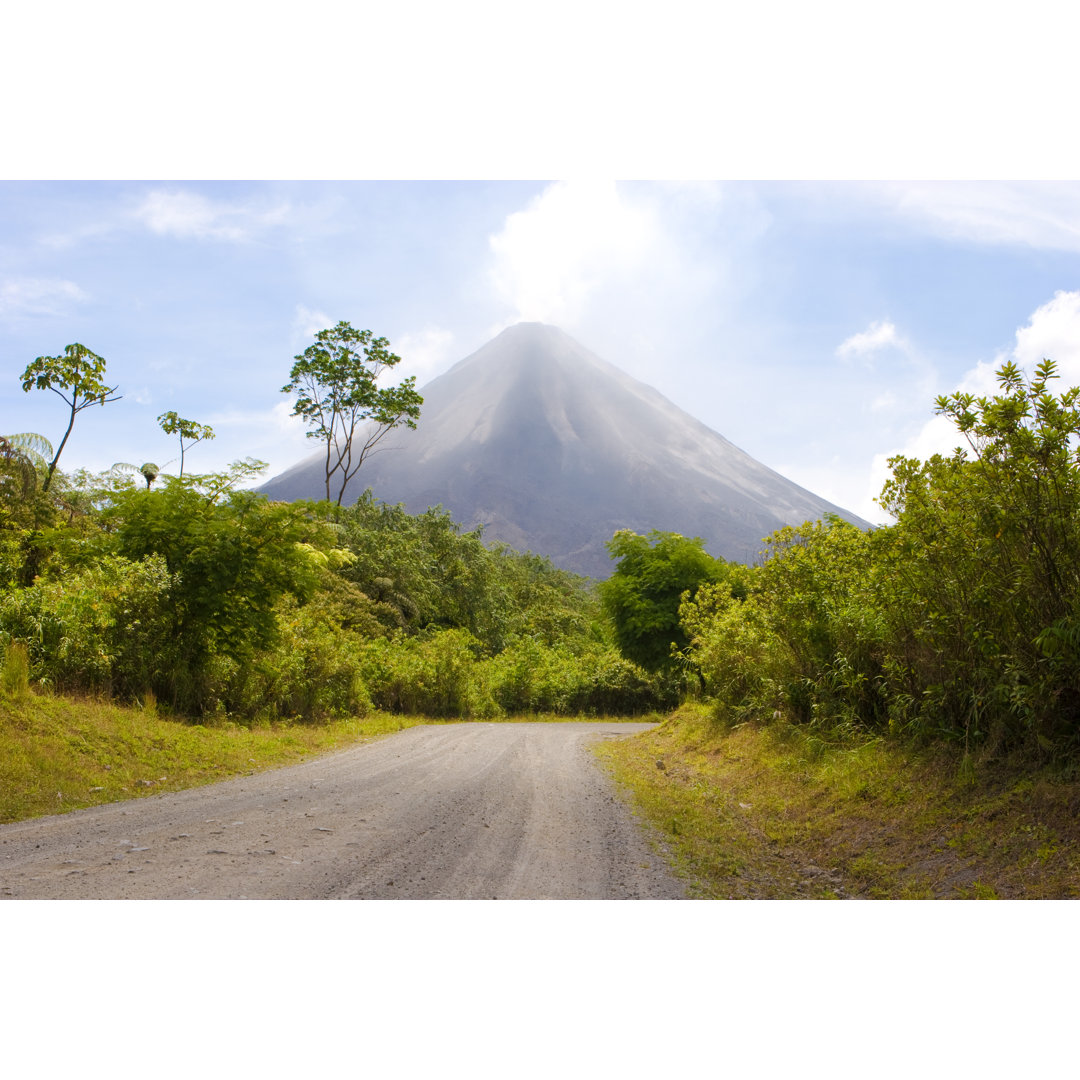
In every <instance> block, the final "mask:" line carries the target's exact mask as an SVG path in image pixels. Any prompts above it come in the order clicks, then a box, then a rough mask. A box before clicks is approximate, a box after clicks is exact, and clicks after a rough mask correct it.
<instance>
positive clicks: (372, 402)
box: [281, 322, 424, 506]
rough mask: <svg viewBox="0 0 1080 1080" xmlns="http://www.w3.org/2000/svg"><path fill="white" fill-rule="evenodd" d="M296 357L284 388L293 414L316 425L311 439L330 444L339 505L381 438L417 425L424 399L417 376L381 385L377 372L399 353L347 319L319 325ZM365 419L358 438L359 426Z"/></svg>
mask: <svg viewBox="0 0 1080 1080" xmlns="http://www.w3.org/2000/svg"><path fill="white" fill-rule="evenodd" d="M295 360H296V362H295V363H294V364H293V366H292V371H291V372H290V373H289V381H288V382H287V383H286V384H285V385H284V386H283V387H282V388H281V392H282V393H283V394H295V395H296V402H295V404H294V406H293V411H292V415H293V416H300V417H302V418H303V419H304V422H305V423H306V424H307V425H308V426H309V427H310V428H312V430H311V431H309V432H308V433H307V436H308V438H310V439H319V440H320V441H322V442H324V443H326V462H325V474H326V498H327V501H330V500H331V499H332V498H333V501H334V502H336V503H337V505H338V506H340V505H341V500H342V497H343V496H344V494H345V488H346V486H347V485H348V483H349V481H350V480H351V479H352V478H353V476H355V475H356V473H357V471H358V470H359V468H360V466H361V465H363V463H364V461H365V459H366V458H367V457H368V455H369V454H371V453H372V451H373V450H374V449H375V447H376V445H377V444H378V443H379V442H380V441H381V440H382V439H383V437H384V436H385V435H386V434H387V433H388V432H390V431H392V430H393V429H394V428H397V427H399V426H401V425H404V426H405V427H408V428H415V427H416V420H417V418H418V417H419V415H420V406H421V405H422V404H423V402H424V399H423V398H422V397H421V396H420V395H419V394H418V393H417V392H416V378H415V377H414V376H410V377H409V378H407V379H404V380H403V381H402V382H401V384H400V385H398V386H390V387H381V388H380V387H378V386H377V385H376V380H377V379H378V378H379V376H380V375H381V374H382V373H383V372H384V371H385V370H387V369H388V368H392V367H395V366H396V365H397V364H399V363H400V362H401V357H400V356H396V355H395V354H394V353H392V352H390V342H389V341H387V340H386V338H381V337H380V338H376V337H374V336H373V335H372V332H371V331H370V330H354V329H353V328H352V327H351V326H350V325H349V324H348V323H347V322H339V323H338V324H337V326H335V327H334V328H333V329H332V330H320V331H319V332H318V333H317V334H316V335H315V344H314V345H309V346H308V348H307V349H305V350H304V352H303V353H301V354H300V355H299V356H297V357H296V358H295ZM365 423H366V424H367V427H366V432H365V434H364V435H363V436H362V440H357V439H356V432H357V428H358V427H359V426H360V425H362V424H365ZM332 488H333V489H335V490H336V498H335V497H333V492H332V490H331V489H332Z"/></svg>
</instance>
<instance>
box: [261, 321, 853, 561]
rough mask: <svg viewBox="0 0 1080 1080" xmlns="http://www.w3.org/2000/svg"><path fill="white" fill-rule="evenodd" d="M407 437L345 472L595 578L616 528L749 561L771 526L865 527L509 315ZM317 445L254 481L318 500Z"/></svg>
mask: <svg viewBox="0 0 1080 1080" xmlns="http://www.w3.org/2000/svg"><path fill="white" fill-rule="evenodd" d="M421 392H422V393H423V396H424V406H423V409H422V411H421V416H420V420H419V422H418V427H417V429H416V430H415V431H411V430H408V429H400V430H397V431H394V432H392V433H391V434H390V435H388V436H387V437H386V438H385V440H384V443H385V444H389V445H387V447H386V449H384V450H380V451H379V452H378V453H376V454H374V455H373V456H372V457H370V458H369V459H368V460H367V461H365V463H364V465H363V467H362V468H361V469H360V471H359V473H358V474H357V475H356V477H355V478H354V479H353V480H352V482H351V484H350V487H349V489H348V490H347V491H346V493H345V499H344V500H343V502H345V503H348V502H350V501H354V500H355V499H356V498H357V497H358V496H359V495H360V494H361V493H362V492H363V491H364V489H365V488H369V487H370V488H371V489H372V491H373V493H374V495H375V497H376V498H378V499H380V500H382V501H384V502H388V503H403V504H404V505H405V507H406V509H407V510H408V511H409V512H410V513H414V514H415V513H420V512H422V511H424V510H426V509H427V508H428V507H429V506H435V505H437V504H441V505H442V506H443V508H444V509H445V510H447V511H448V512H449V513H450V515H451V517H453V519H454V520H455V521H457V522H459V523H460V524H461V525H463V526H464V527H465V528H468V529H472V528H475V527H476V526H481V525H482V526H483V530H484V532H483V535H484V538H485V539H486V540H488V541H503V542H505V543H507V544H509V545H510V546H511V547H513V548H516V549H518V550H519V551H532V552H534V553H536V554H539V555H546V556H547V557H548V558H550V559H551V561H552V562H553V563H555V565H556V566H560V567H562V568H564V569H567V570H572V571H574V572H576V573H579V574H586V575H589V576H591V577H595V578H606V577H608V576H609V575H610V573H611V571H612V569H613V563H612V561H611V559H610V557H609V555H608V553H607V550H606V549H605V547H604V545H605V543H606V541H608V540H610V539H611V537H612V535H613V534H614V533H615V531H616V530H617V529H632V530H633V531H634V532H638V533H646V532H648V531H649V530H650V529H661V530H664V531H666V532H677V533H681V534H683V535H684V536H700V537H701V538H702V539H703V540H704V541H705V546H706V548H707V549H708V551H709V552H710V553H711V554H713V555H718V556H721V557H722V558H724V559H727V560H729V561H737V562H753V561H754V560H755V559H756V558H757V556H758V554H759V553H760V551H761V550H762V548H763V544H762V539H763V538H764V537H765V536H767V535H769V533H771V532H773V531H774V530H776V529H779V528H781V527H782V526H784V525H799V524H801V523H802V522H804V521H807V520H816V519H818V518H823V517H824V516H825V515H826V514H836V515H838V516H840V517H842V518H844V519H846V520H848V521H850V522H852V523H853V524H855V525H857V526H859V527H860V528H868V527H869V526H868V524H867V523H866V522H864V521H862V520H861V519H859V518H857V517H855V516H854V515H853V514H850V513H848V512H847V511H845V510H842V509H841V508H840V507H837V506H834V505H833V504H832V503H829V502H826V501H825V500H824V499H822V498H819V497H818V496H817V495H814V494H813V493H812V492H809V491H807V490H806V489H805V488H802V487H799V486H798V485H797V484H795V483H792V482H791V481H790V480H787V479H785V478H784V477H783V476H781V475H780V474H779V473H776V472H774V471H773V470H772V469H769V468H767V467H766V466H765V465H762V464H761V463H760V462H759V461H755V460H754V458H752V457H750V455H749V454H746V453H744V452H743V451H742V450H740V449H739V448H738V447H736V446H734V445H733V444H732V443H730V442H728V440H727V439H725V438H724V437H723V436H722V435H719V434H717V433H716V432H715V431H712V430H711V429H710V428H708V427H706V426H705V425H704V424H702V423H701V422H699V421H698V420H695V419H694V418H693V417H692V416H690V415H689V414H688V413H685V412H683V410H682V409H680V408H678V407H677V406H676V405H674V404H672V403H671V402H670V401H668V400H667V399H666V398H665V397H664V396H663V395H662V394H660V393H659V392H657V391H656V390H654V389H652V388H651V387H649V386H646V385H645V384H644V383H641V382H639V381H638V380H637V379H634V378H632V377H631V376H629V375H627V374H626V373H625V372H623V371H620V370H619V369H618V368H617V367H615V366H613V365H612V364H609V363H608V362H607V361H605V360H602V359H600V357H598V356H596V355H594V354H593V353H591V352H590V351H589V350H588V349H586V348H585V347H584V346H582V345H580V344H579V343H578V342H576V341H575V340H574V339H573V338H571V337H570V336H569V335H568V334H566V333H564V332H563V331H562V330H559V329H558V328H557V327H554V326H548V325H546V324H543V323H519V324H518V325H516V326H512V327H510V328H509V329H507V330H504V331H503V332H502V333H501V334H499V335H498V336H497V337H495V338H494V339H493V340H492V341H490V342H488V344H487V345H485V346H484V347H483V348H481V349H479V350H477V351H476V352H475V353H473V354H472V355H471V356H468V357H466V358H465V359H464V360H462V361H460V362H459V363H458V364H456V365H455V366H454V367H452V368H451V369H450V370H449V371H447V372H446V373H445V374H443V375H440V376H439V377H438V378H436V379H433V380H432V381H431V382H430V383H428V384H427V385H426V386H424V387H423V388H422V391H421ZM324 456H325V455H324V454H319V453H316V454H314V455H312V456H311V457H310V458H306V459H305V460H303V461H301V462H299V463H298V464H297V465H294V466H293V467H292V468H290V469H288V470H287V471H285V472H283V473H281V474H280V475H278V476H276V477H275V478H274V479H272V480H270V481H269V482H268V483H266V484H265V485H264V486H263V487H262V488H261V489H260V490H261V491H262V492H264V493H265V494H266V495H268V496H270V497H271V498H273V499H281V500H293V499H300V498H307V499H319V498H323V497H324V495H325V483H324V474H323V460H324Z"/></svg>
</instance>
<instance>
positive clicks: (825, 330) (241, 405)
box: [0, 178, 1080, 527]
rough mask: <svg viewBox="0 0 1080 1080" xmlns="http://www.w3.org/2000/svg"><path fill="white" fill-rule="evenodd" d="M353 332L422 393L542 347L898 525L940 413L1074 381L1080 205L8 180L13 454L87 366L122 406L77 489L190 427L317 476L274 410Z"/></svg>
mask: <svg viewBox="0 0 1080 1080" xmlns="http://www.w3.org/2000/svg"><path fill="white" fill-rule="evenodd" d="M342 320H344V321H346V322H349V323H351V324H352V325H353V326H354V327H356V328H358V329H359V328H366V329H370V330H372V331H373V332H374V333H375V334H376V335H379V336H384V337H386V338H388V339H389V341H390V344H391V348H392V349H393V351H394V352H395V353H397V354H398V355H399V356H401V357H402V362H401V364H400V365H399V367H397V368H395V369H393V371H391V372H388V373H387V375H386V377H385V378H386V380H387V381H388V382H396V381H397V380H398V379H399V378H400V377H403V376H405V375H415V376H416V378H417V383H418V385H419V386H420V387H421V388H422V386H423V384H424V383H425V382H427V381H428V380H430V379H431V378H434V377H435V376H437V375H438V374H440V373H441V372H443V371H445V370H447V369H448V368H449V367H450V366H451V365H453V364H454V363H455V362H457V361H458V360H461V359H463V358H464V357H466V356H468V355H469V354H470V353H472V352H474V351H475V350H476V349H478V348H479V347H481V346H482V345H484V344H485V343H486V342H487V341H489V340H490V339H491V338H492V337H494V336H495V335H496V334H497V333H498V332H499V331H500V330H502V329H503V328H505V327H507V326H510V325H512V324H514V323H516V322H518V321H521V320H536V321H541V322H547V323H552V324H554V325H556V326H559V327H561V328H562V329H563V330H565V331H566V332H567V333H569V334H571V335H572V336H573V337H575V338H576V339H577V340H578V341H580V342H581V343H582V344H583V345H585V346H586V347H587V348H589V349H591V350H592V351H593V352H595V353H597V354H598V355H600V356H601V357H603V358H604V359H605V360H608V361H610V362H612V363H614V364H616V365H617V366H619V367H621V368H623V369H624V370H626V371H627V372H629V373H630V374H631V375H633V376H635V377H636V378H638V379H641V380H642V381H643V382H646V383H648V384H650V385H651V386H654V387H656V388H657V389H658V390H660V391H661V392H662V393H663V394H665V395H666V396H667V397H669V398H670V399H671V400H672V401H674V402H675V403H676V404H677V405H679V406H680V407H681V408H683V409H684V410H686V411H687V412H688V413H690V414H691V415H693V416H695V417H696V418H698V419H699V420H701V421H703V422H704V423H706V424H707V425H708V426H709V427H711V428H713V429H714V430H716V431H718V432H719V433H720V434H722V435H724V436H725V437H726V438H728V439H730V440H731V441H732V442H734V443H735V444H736V445H738V446H739V447H741V448H742V449H744V450H745V451H747V452H748V453H750V454H751V455H752V456H754V457H755V458H757V459H759V460H760V461H762V462H764V463H765V464H766V465H769V466H770V467H772V468H774V469H776V470H777V471H778V472H780V473H782V474H783V475H785V476H787V477H789V478H791V479H792V480H794V481H796V482H797V483H799V484H802V485H803V486H804V487H807V488H809V489H810V490H812V491H814V492H815V493H817V494H819V495H822V496H824V497H825V498H827V499H829V500H831V501H833V502H835V503H837V504H838V505H840V506H842V507H844V508H845V509H848V510H851V511H853V512H855V513H857V514H859V515H860V516H862V517H863V518H866V519H867V520H871V521H875V522H876V521H882V520H886V519H885V517H884V514H883V512H882V511H881V509H880V507H878V506H877V505H876V503H875V502H874V498H875V496H877V495H878V494H879V493H880V490H881V486H882V483H883V482H884V480H885V478H886V477H887V475H888V467H887V464H886V463H887V459H888V458H889V457H890V456H891V455H893V454H896V453H906V454H911V455H914V456H918V457H925V456H926V455H928V454H929V453H932V452H935V451H944V452H947V451H948V450H950V449H951V448H952V447H953V446H955V445H957V444H958V442H959V441H960V440H959V438H958V436H957V434H956V433H955V432H954V431H953V430H952V429H951V428H950V427H949V425H948V424H947V423H946V422H945V421H943V420H941V419H937V420H935V418H934V399H935V397H936V396H937V395H939V394H943V393H950V392H952V391H953V390H955V389H959V388H965V389H973V390H976V391H979V392H992V390H993V386H994V380H993V371H994V370H995V368H996V367H997V366H999V365H1000V364H1001V362H1002V361H1004V360H1007V359H1013V360H1016V361H1018V362H1019V363H1021V364H1022V365H1024V366H1027V367H1029V368H1030V366H1031V365H1032V364H1034V363H1036V362H1038V361H1039V360H1040V359H1042V358H1043V357H1050V358H1051V359H1053V360H1055V361H1056V362H1057V364H1058V366H1059V370H1060V372H1061V375H1062V379H1061V385H1062V386H1063V387H1064V386H1066V385H1073V384H1074V383H1080V183H1076V182H1070V181H1057V182H1032V181H1027V182H1004V181H986V182H972V181H940V182H913V181H907V182H893V181H876V180H858V181H831V180H810V181H798V180H791V181H788V180H784V181H767V182H766V181H756V182H755V181H703V180H694V181H662V180H656V181H621V182H620V181H614V180H610V179H598V178H597V179H590V178H585V179H580V180H573V179H571V180H557V179H556V180H551V181H527V180H497V181H479V180H411V181H395V180H337V181H293V182H281V181H239V180H222V181H211V182H206V181H194V180H187V181H109V180H51V181H37V180H18V179H13V180H4V181H2V182H0V374H2V375H3V378H2V379H0V416H2V417H3V420H2V425H3V430H4V432H6V433H12V432H22V431H33V432H38V433H40V434H43V435H45V436H46V437H48V438H50V439H51V440H53V442H54V443H58V442H59V439H60V437H61V436H62V434H63V431H64V428H65V425H66V420H67V416H66V411H65V406H64V404H63V402H62V401H61V400H60V399H59V398H58V397H57V396H56V395H55V394H52V393H50V392H47V391H38V390H34V391H31V392H30V393H24V392H23V391H22V389H21V387H20V384H19V375H20V373H21V372H22V371H23V370H24V368H25V367H26V365H27V364H29V363H30V361H32V360H33V359H34V358H35V357H37V356H42V355H57V354H59V353H60V352H62V351H63V348H64V347H65V346H66V345H68V344H70V343H72V342H80V343H82V344H84V345H86V346H87V347H89V348H90V349H92V350H93V351H94V352H96V353H97V354H99V355H100V356H102V357H104V358H105V360H106V361H107V365H108V367H107V379H108V382H109V384H110V385H116V386H117V387H118V391H117V392H118V393H119V394H121V395H122V399H121V400H120V401H118V402H115V403H111V404H108V405H105V406H95V407H93V408H90V409H88V410H86V411H84V412H82V413H80V414H79V416H78V418H77V420H76V425H75V429H74V431H73V434H72V436H71V439H70V441H69V443H68V445H67V447H66V448H65V451H64V455H63V458H62V459H61V461H62V467H64V468H66V469H69V470H70V469H74V468H77V467H85V468H88V469H91V470H94V471H98V470H103V469H107V468H109V467H110V466H112V465H113V464H114V463H116V462H126V463H130V464H134V465H136V466H138V465H141V464H142V463H143V462H144V461H148V460H149V461H154V462H156V463H157V464H158V465H160V466H161V467H163V468H164V469H165V470H166V471H176V469H177V468H178V461H177V460H176V459H177V458H178V456H179V445H178V443H177V442H176V440H175V437H173V436H166V435H165V434H164V433H163V432H162V431H161V430H160V427H159V425H158V423H157V417H158V416H159V415H161V414H162V413H163V412H166V411H168V410H175V411H176V412H178V413H179V414H180V415H181V416H183V417H185V418H188V419H192V420H196V421H197V422H199V423H203V424H209V425H210V426H211V427H213V429H214V431H215V432H216V438H215V440H214V441H213V442H206V443H203V444H200V445H199V446H196V447H195V448H194V449H193V450H191V451H190V452H189V453H188V456H187V457H186V467H187V468H188V469H189V470H195V471H212V470H218V469H222V468H224V467H226V466H227V465H228V463H229V462H231V461H234V460H237V459H239V458H244V457H254V458H256V459H259V460H261V461H265V462H267V464H268V468H267V471H266V473H265V476H266V477H267V478H269V477H270V476H272V475H275V474H276V473H278V472H281V471H282V470H284V469H285V468H287V467H289V466H290V465H292V464H294V463H295V462H296V461H298V460H300V459H301V458H302V457H303V456H305V455H306V454H309V453H311V452H313V451H314V450H315V449H316V444H315V443H313V442H312V441H311V440H309V439H307V438H306V437H305V429H304V428H303V426H302V424H301V422H300V421H299V420H298V419H297V418H296V417H293V416H291V409H292V403H291V399H290V398H288V396H287V395H284V394H282V393H281V387H282V386H284V384H285V383H286V382H287V381H288V378H289V369H290V367H291V365H292V363H293V359H294V357H295V356H296V355H297V354H298V353H300V352H302V351H303V349H304V348H306V347H307V345H309V344H311V343H312V341H313V340H314V334H315V333H316V332H317V331H318V330H320V329H324V328H328V327H330V326H333V325H334V324H335V323H337V322H338V321H342ZM420 423H421V424H422V423H423V418H422V415H421V420H420ZM658 525H659V526H661V527H662V523H658Z"/></svg>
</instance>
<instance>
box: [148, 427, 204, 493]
mask: <svg viewBox="0 0 1080 1080" xmlns="http://www.w3.org/2000/svg"><path fill="white" fill-rule="evenodd" d="M158 423H159V424H160V425H161V430H162V431H164V432H165V434H166V435H177V436H179V438H180V475H181V476H183V475H184V453H185V451H187V450H190V449H191V448H192V447H193V446H194V445H195V444H196V443H200V442H204V441H205V440H207V439H212V438H214V429H213V428H212V427H210V426H209V425H208V424H197V423H195V421H194V420H185V419H184V418H183V417H181V416H179V415H177V413H176V412H174V411H173V410H170V411H169V412H164V413H162V414H161V415H160V416H159V417H158ZM150 470H152V471H153V474H154V475H153V476H152V477H151V476H150V474H149V472H150ZM139 471H140V472H142V474H143V475H144V476H145V477H146V486H147V487H149V486H150V485H151V484H152V483H153V482H154V480H155V479H156V478H157V475H158V472H159V470H158V467H157V466H156V465H154V464H153V463H152V462H148V463H147V464H146V465H144V466H143V467H142V469H140V470H139Z"/></svg>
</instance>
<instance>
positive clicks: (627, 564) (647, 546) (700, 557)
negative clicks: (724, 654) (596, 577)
mask: <svg viewBox="0 0 1080 1080" xmlns="http://www.w3.org/2000/svg"><path fill="white" fill-rule="evenodd" d="M607 549H608V551H609V552H611V555H612V558H615V559H619V560H620V561H619V565H618V566H617V567H616V568H615V573H614V574H612V575H611V577H610V578H609V579H608V580H607V581H604V582H601V583H600V599H601V601H602V603H603V606H604V611H605V613H606V614H607V616H608V618H609V619H610V620H611V623H612V626H613V628H614V630H615V643H616V644H617V645H618V647H619V651H620V652H621V653H622V654H623V656H625V657H626V658H627V659H628V660H633V661H634V663H636V664H640V665H641V666H642V667H643V668H646V669H648V670H650V671H662V670H665V669H667V668H670V667H671V666H672V665H673V664H674V662H675V656H674V651H678V652H682V651H683V650H685V648H686V646H687V645H688V644H689V639H688V638H687V636H686V632H685V631H684V629H683V627H682V625H681V623H680V621H679V602H680V599H681V598H682V596H683V594H684V593H687V592H691V593H692V592H694V591H696V590H697V588H698V586H700V585H702V584H703V583H705V582H718V581H722V580H724V579H726V578H727V577H728V567H727V564H726V563H725V562H724V561H723V560H722V559H714V558H713V557H712V556H711V555H710V554H709V553H708V552H707V551H706V550H705V543H704V541H703V540H702V539H701V538H700V537H695V538H694V539H692V540H691V539H688V538H687V537H685V536H680V535H679V534H678V533H669V532H658V531H657V530H655V529H654V530H653V531H652V532H650V533H649V535H648V536H639V535H638V534H637V533H633V532H631V531H630V530H629V529H620V530H619V531H618V532H617V533H616V534H615V535H614V536H613V537H612V538H611V539H610V540H609V541H608V543H607Z"/></svg>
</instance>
